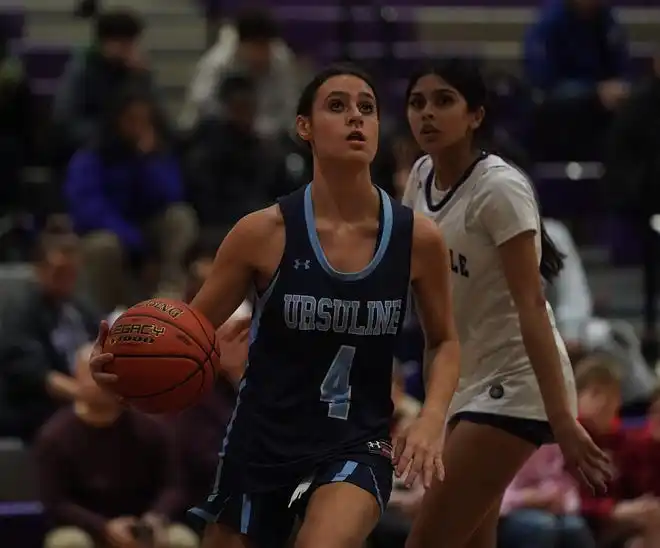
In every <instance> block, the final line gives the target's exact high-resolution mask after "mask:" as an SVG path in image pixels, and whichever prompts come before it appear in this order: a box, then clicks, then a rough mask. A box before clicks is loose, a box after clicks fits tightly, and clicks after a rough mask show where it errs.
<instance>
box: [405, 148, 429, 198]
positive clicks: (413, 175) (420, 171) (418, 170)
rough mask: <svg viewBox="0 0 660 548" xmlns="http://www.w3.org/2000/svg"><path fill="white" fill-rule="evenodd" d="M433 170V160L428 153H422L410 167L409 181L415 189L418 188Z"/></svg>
mask: <svg viewBox="0 0 660 548" xmlns="http://www.w3.org/2000/svg"><path fill="white" fill-rule="evenodd" d="M432 171H433V160H431V157H430V156H429V155H428V154H424V155H423V156H420V157H419V158H417V160H416V161H415V163H414V164H413V166H412V168H410V181H411V182H412V183H413V184H414V185H415V188H416V189H417V190H420V189H421V188H422V186H423V185H424V181H426V179H427V178H428V176H429V175H430V174H431V172H432Z"/></svg>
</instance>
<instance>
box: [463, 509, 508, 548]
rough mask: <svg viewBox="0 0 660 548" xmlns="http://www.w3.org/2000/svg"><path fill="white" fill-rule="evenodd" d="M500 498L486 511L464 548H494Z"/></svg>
mask: <svg viewBox="0 0 660 548" xmlns="http://www.w3.org/2000/svg"><path fill="white" fill-rule="evenodd" d="M501 504H502V497H500V498H499V499H498V500H497V502H496V503H495V504H494V505H493V506H492V507H491V509H490V510H488V513H487V514H486V515H485V516H484V518H483V519H482V520H481V523H480V524H479V527H477V529H476V530H475V531H474V532H473V533H472V535H470V539H469V540H468V541H467V544H466V545H465V548H496V546H497V525H498V523H499V521H500V506H501Z"/></svg>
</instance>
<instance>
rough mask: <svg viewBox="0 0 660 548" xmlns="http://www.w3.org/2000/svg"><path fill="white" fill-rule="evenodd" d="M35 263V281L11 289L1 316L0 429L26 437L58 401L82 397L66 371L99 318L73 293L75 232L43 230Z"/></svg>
mask: <svg viewBox="0 0 660 548" xmlns="http://www.w3.org/2000/svg"><path fill="white" fill-rule="evenodd" d="M34 266H35V273H36V278H37V283H36V284H33V285H29V286H28V288H27V289H26V290H25V292H24V293H22V294H19V295H11V296H10V298H11V299H12V300H11V303H10V304H11V306H5V307H4V308H3V317H2V318H1V319H0V324H1V326H2V331H1V332H0V402H2V403H1V404H0V429H1V430H2V432H1V435H5V436H17V437H20V438H22V439H23V440H24V441H26V442H29V441H30V440H31V439H32V436H33V435H34V433H35V432H36V431H37V429H38V428H39V427H40V426H41V425H42V424H43V423H44V421H45V420H46V419H48V417H50V415H52V413H53V412H54V411H55V410H57V408H58V407H59V406H60V405H61V403H62V402H70V401H71V400H73V399H74V398H76V397H81V393H80V387H79V385H78V383H77V382H76V381H75V380H74V379H73V378H72V377H71V376H70V372H71V371H72V369H73V366H74V363H75V356H76V352H78V350H79V349H80V347H81V346H82V345H84V344H86V343H87V342H88V341H90V340H92V339H93V338H94V337H95V336H96V331H97V327H98V321H99V319H98V317H97V316H96V315H95V314H94V313H93V312H91V311H90V310H89V309H88V307H86V306H85V305H84V304H83V303H82V302H80V301H79V300H77V299H76V298H75V297H74V290H75V287H76V283H77V279H78V269H79V266H80V253H79V244H78V239H77V237H76V236H75V235H72V234H63V235H60V234H46V235H44V236H43V237H42V238H41V239H40V241H39V243H38V246H37V250H36V254H35V263H34Z"/></svg>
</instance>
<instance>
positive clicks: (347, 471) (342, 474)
mask: <svg viewBox="0 0 660 548" xmlns="http://www.w3.org/2000/svg"><path fill="white" fill-rule="evenodd" d="M357 467H358V463H357V462H355V461H352V460H347V461H346V462H345V463H344V466H343V467H342V469H341V470H340V471H339V472H337V474H336V475H335V477H334V478H332V483H335V482H338V481H346V478H348V476H350V475H351V474H352V473H353V472H355V470H356V469H357Z"/></svg>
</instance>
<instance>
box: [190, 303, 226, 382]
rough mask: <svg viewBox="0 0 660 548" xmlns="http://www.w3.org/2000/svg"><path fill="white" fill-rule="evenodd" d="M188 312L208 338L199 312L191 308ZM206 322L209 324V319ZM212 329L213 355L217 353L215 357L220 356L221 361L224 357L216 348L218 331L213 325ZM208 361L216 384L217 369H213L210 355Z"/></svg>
mask: <svg viewBox="0 0 660 548" xmlns="http://www.w3.org/2000/svg"><path fill="white" fill-rule="evenodd" d="M188 310H189V311H190V312H191V313H192V315H193V318H195V321H196V322H197V324H198V325H199V327H200V328H201V329H202V331H204V334H205V335H206V336H207V338H208V333H206V329H205V327H204V322H202V320H201V319H200V318H199V315H198V314H197V312H196V311H195V310H194V309H193V308H190V307H188ZM204 319H206V318H204ZM206 321H207V322H208V319H206ZM209 325H210V322H209ZM211 329H212V330H213V341H211V353H215V355H216V356H218V359H219V360H221V359H222V356H221V355H220V352H218V348H217V346H216V342H217V339H218V333H217V329H214V328H213V325H211ZM208 361H209V363H210V364H211V368H212V369H213V382H216V381H217V380H218V375H217V374H216V370H215V367H213V361H212V360H211V356H210V355H209V356H208Z"/></svg>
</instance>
